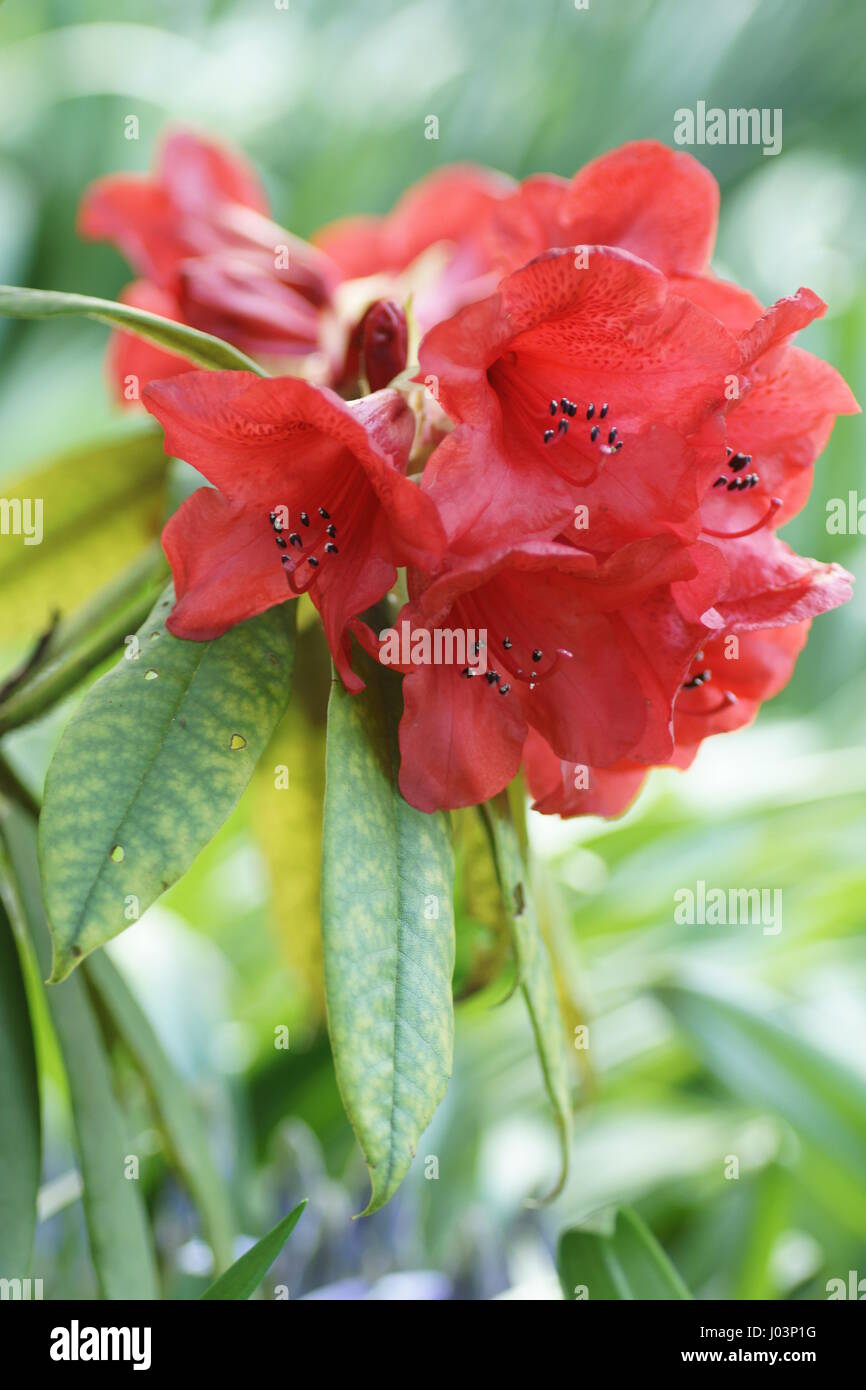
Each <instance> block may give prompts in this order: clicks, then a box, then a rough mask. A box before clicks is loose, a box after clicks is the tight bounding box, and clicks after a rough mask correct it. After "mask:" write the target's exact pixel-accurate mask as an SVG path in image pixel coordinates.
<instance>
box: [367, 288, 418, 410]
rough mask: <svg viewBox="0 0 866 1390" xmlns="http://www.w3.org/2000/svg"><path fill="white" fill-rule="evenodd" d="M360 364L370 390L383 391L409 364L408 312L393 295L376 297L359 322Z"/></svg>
mask: <svg viewBox="0 0 866 1390" xmlns="http://www.w3.org/2000/svg"><path fill="white" fill-rule="evenodd" d="M360 329H361V368H362V371H363V373H364V375H365V376H366V378H367V380H368V382H369V383H370V390H371V391H380V390H381V389H382V387H383V386H387V385H388V382H389V381H393V380H394V377H395V376H398V375H399V374H400V372H402V371H403V369H404V367H405V366H406V357H407V354H408V350H409V330H408V328H407V327H406V315H405V314H404V313H403V310H402V309H401V308H400V305H399V304H395V303H394V301H393V300H392V299H377V300H376V303H375V304H371V305H370V307H369V309H368V310H367V312H366V314H365V315H364V317H363V319H362V320H361V323H360Z"/></svg>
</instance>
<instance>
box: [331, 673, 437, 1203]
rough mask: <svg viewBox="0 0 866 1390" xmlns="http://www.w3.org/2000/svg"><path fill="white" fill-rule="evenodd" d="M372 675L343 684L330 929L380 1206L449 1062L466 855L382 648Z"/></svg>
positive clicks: (334, 1029) (340, 1067) (347, 1060)
mask: <svg viewBox="0 0 866 1390" xmlns="http://www.w3.org/2000/svg"><path fill="white" fill-rule="evenodd" d="M363 675H364V680H365V681H366V683H367V688H366V690H364V691H363V692H362V693H361V694H360V695H348V694H347V693H346V691H345V689H344V688H343V685H342V683H341V682H340V681H338V680H336V679H335V680H334V682H333V684H332V687H331V699H330V704H329V707H328V750H327V785H326V791H325V829H324V841H323V847H322V932H323V949H324V962H325V992H326V997H327V1002H328V1025H329V1030H330V1035H331V1046H332V1049H333V1053H334V1065H335V1067H336V1072H337V1081H338V1083H339V1086H340V1092H341V1095H342V1097H343V1104H344V1105H345V1107H346V1111H347V1113H348V1116H349V1119H350V1121H351V1123H352V1127H353V1129H354V1131H355V1134H356V1135H357V1138H358V1142H359V1143H360V1145H361V1149H362V1150H363V1153H364V1158H365V1159H366V1162H367V1166H368V1168H369V1170H370V1180H371V1184H372V1192H371V1195H370V1201H369V1203H368V1205H367V1208H366V1211H365V1213H364V1214H368V1213H370V1212H374V1211H378V1209H379V1208H380V1207H381V1206H383V1205H384V1204H385V1202H387V1201H388V1199H389V1198H390V1197H391V1196H392V1195H393V1194H394V1192H396V1190H397V1188H398V1187H399V1185H400V1183H401V1182H402V1180H403V1178H404V1176H405V1174H406V1172H407V1170H408V1168H409V1165H410V1163H411V1161H412V1159H413V1157H414V1155H415V1151H416V1147H417V1144H418V1140H419V1138H420V1136H421V1135H422V1134H423V1132H424V1130H425V1129H426V1128H427V1126H428V1124H429V1123H430V1120H431V1119H432V1116H433V1113H434V1111H435V1109H436V1107H437V1105H438V1104H439V1102H440V1100H441V1099H442V1097H443V1095H444V1094H445V1088H446V1086H447V1084H448V1078H449V1076H450V1074H451V1057H452V1049H453V1041H454V1017H453V1002H452V997H451V976H452V973H453V970H454V914H453V905H452V893H453V878H454V867H453V861H452V853H451V841H450V836H449V832H448V823H447V820H446V818H445V816H444V815H443V814H442V813H438V814H436V815H432V816H431V815H425V814H424V813H423V812H421V811H416V810H415V809H414V808H413V807H412V806H409V805H407V803H406V802H405V801H404V800H403V798H402V796H401V795H400V792H399V789H398V786H397V772H398V767H399V749H398V744H397V725H398V722H399V718H400V713H401V708H402V701H401V691H400V684H399V681H398V679H397V678H396V677H395V676H394V675H392V674H391V673H389V672H387V671H385V670H384V668H383V667H382V666H380V665H378V664H377V663H375V662H373V661H370V660H364V661H363ZM434 913H435V914H436V915H435V916H434V915H432V914H434Z"/></svg>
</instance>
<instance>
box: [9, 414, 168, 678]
mask: <svg viewBox="0 0 866 1390" xmlns="http://www.w3.org/2000/svg"><path fill="white" fill-rule="evenodd" d="M167 468H168V459H167V458H166V455H165V450H164V449H163V441H162V434H161V432H160V431H159V430H158V429H154V428H152V426H151V424H150V422H149V424H148V427H147V428H143V427H140V426H139V427H137V428H136V429H135V430H130V429H127V430H126V431H125V432H124V433H123V434H121V435H119V436H118V437H117V438H115V439H109V440H104V441H102V442H100V443H96V444H89V445H86V446H84V447H79V448H75V449H69V450H65V451H64V452H63V453H61V454H59V455H55V456H54V457H52V458H50V459H48V460H46V461H45V462H44V463H40V464H39V465H38V466H37V467H35V468H32V469H28V470H27V472H26V473H23V474H19V475H17V476H16V477H14V478H4V480H3V482H2V483H0V490H2V495H3V497H4V498H6V499H8V501H9V503H10V505H11V506H12V507H15V506H16V505H19V506H22V507H25V508H26V507H34V506H35V504H36V503H37V502H41V518H42V539H41V543H40V544H39V545H30V544H27V543H26V540H27V537H26V535H25V533H24V532H22V534H21V535H10V536H4V538H3V544H2V546H0V631H2V633H3V636H4V638H25V637H26V638H28V639H32V637H33V636H34V634H36V633H39V632H41V631H42V630H43V629H45V628H46V627H47V626H48V625H49V622H50V619H51V616H52V614H54V613H55V612H57V611H58V610H62V611H63V612H67V613H68V612H69V611H70V610H71V609H72V608H74V607H76V606H77V605H78V604H79V603H82V602H83V601H84V600H85V599H86V598H88V597H89V596H90V595H91V594H92V593H93V592H94V590H96V589H97V588H99V586H100V585H101V584H103V583H105V582H106V581H107V580H108V579H110V578H111V576H112V575H114V574H115V573H116V572H117V571H118V570H119V569H120V568H121V567H123V566H125V565H128V564H129V562H130V560H131V558H132V557H133V556H134V555H135V554H136V553H137V552H138V551H139V550H141V549H142V548H143V547H144V546H146V545H147V543H148V541H151V540H152V539H153V538H154V536H155V535H156V533H157V531H158V528H159V521H160V513H161V503H160V497H161V493H162V487H163V482H164V479H165V475H166V470H167ZM24 520H29V524H30V529H31V533H33V526H34V522H35V521H36V520H37V516H36V514H35V513H34V512H33V511H31V512H30V513H29V516H28V514H27V513H26V512H24V513H23V514H22V521H24ZM0 683H2V682H0Z"/></svg>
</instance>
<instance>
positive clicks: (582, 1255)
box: [556, 1207, 691, 1300]
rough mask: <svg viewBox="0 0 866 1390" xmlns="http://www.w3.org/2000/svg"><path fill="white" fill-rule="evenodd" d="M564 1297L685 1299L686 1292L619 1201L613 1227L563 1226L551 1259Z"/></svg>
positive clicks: (655, 1244) (646, 1233)
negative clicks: (608, 1230)
mask: <svg viewBox="0 0 866 1390" xmlns="http://www.w3.org/2000/svg"><path fill="white" fill-rule="evenodd" d="M556 1265H557V1269H558V1271H559V1281H560V1283H561V1285H562V1292H563V1294H564V1296H565V1297H566V1298H568V1299H575V1298H578V1297H580V1298H589V1299H596V1300H598V1299H666V1300H669V1299H689V1298H691V1294H690V1293H689V1291H688V1289H687V1288H686V1286H685V1284H684V1283H683V1281H682V1279H681V1278H680V1276H679V1274H678V1273H677V1271H676V1270H675V1269H674V1266H673V1265H672V1264H671V1262H670V1260H669V1259H668V1257H667V1255H666V1254H665V1252H664V1250H663V1249H662V1247H661V1246H660V1245H659V1243H658V1241H657V1240H656V1238H655V1236H654V1235H653V1234H652V1232H651V1231H650V1230H649V1229H648V1228H647V1227H646V1226H645V1225H644V1223H643V1221H641V1219H640V1217H639V1216H638V1214H637V1212H636V1211H632V1209H631V1208H630V1207H620V1208H619V1210H618V1211H617V1213H616V1218H615V1225H614V1229H613V1233H612V1234H610V1235H603V1234H600V1233H598V1232H595V1231H585V1230H581V1229H579V1228H574V1229H572V1230H570V1231H565V1232H563V1234H562V1236H561V1237H560V1241H559V1250H558V1252H557V1260H556Z"/></svg>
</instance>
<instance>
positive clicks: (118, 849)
mask: <svg viewBox="0 0 866 1390" xmlns="http://www.w3.org/2000/svg"><path fill="white" fill-rule="evenodd" d="M109 857H110V858H111V859H112V860H113V861H114V863H115V864H120V863H122V861H123V860H124V859H125V858H126V850H125V849H124V848H123V845H115V846H114V848H113V849H112V851H111V854H110V856H109Z"/></svg>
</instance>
